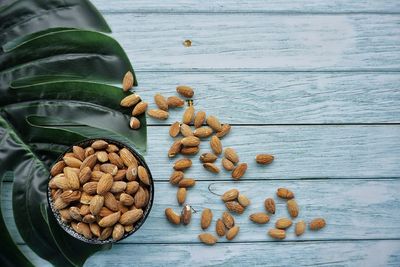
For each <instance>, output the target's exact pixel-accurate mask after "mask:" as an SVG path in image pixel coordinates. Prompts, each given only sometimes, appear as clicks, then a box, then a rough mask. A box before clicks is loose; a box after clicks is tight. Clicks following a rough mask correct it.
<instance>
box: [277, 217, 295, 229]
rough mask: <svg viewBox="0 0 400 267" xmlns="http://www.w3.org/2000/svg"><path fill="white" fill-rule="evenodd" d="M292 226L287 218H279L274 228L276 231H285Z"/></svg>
mask: <svg viewBox="0 0 400 267" xmlns="http://www.w3.org/2000/svg"><path fill="white" fill-rule="evenodd" d="M290 226H292V221H291V220H290V219H288V218H280V219H278V220H277V221H276V222H275V227H276V228H278V229H286V228H289V227H290Z"/></svg>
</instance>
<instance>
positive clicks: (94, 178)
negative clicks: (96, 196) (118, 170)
mask: <svg viewBox="0 0 400 267" xmlns="http://www.w3.org/2000/svg"><path fill="white" fill-rule="evenodd" d="M104 174H105V173H104V172H102V171H92V177H91V178H92V181H99V180H100V178H101V176H103V175H104Z"/></svg>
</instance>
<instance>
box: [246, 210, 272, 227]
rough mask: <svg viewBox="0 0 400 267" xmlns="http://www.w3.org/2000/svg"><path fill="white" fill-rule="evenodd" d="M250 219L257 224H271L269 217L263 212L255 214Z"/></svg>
mask: <svg viewBox="0 0 400 267" xmlns="http://www.w3.org/2000/svg"><path fill="white" fill-rule="evenodd" d="M249 219H250V220H251V221H253V222H255V223H259V224H265V223H267V222H269V216H268V215H267V214H265V213H263V212H258V213H253V214H251V215H250V217H249Z"/></svg>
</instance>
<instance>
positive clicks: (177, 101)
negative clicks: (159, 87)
mask: <svg viewBox="0 0 400 267" xmlns="http://www.w3.org/2000/svg"><path fill="white" fill-rule="evenodd" d="M167 104H168V107H169V108H180V107H183V106H184V105H185V101H183V99H181V98H180V97H177V96H170V97H168V98H167Z"/></svg>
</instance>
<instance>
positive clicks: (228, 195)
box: [221, 189, 239, 202]
mask: <svg viewBox="0 0 400 267" xmlns="http://www.w3.org/2000/svg"><path fill="white" fill-rule="evenodd" d="M238 196H239V190H237V189H230V190H228V191H226V192H225V193H224V194H222V196H221V199H222V201H224V202H227V201H232V200H235V199H237V197H238Z"/></svg>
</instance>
